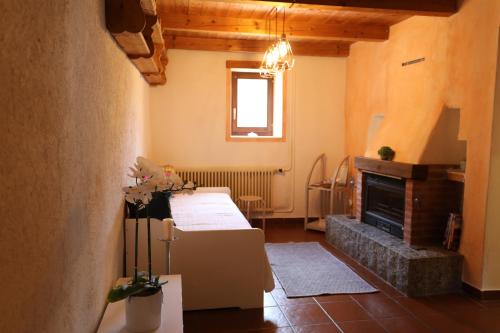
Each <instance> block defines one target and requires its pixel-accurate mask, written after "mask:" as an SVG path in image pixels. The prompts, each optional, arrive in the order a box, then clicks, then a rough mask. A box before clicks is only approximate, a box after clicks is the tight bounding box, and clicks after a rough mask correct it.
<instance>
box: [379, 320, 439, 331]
mask: <svg viewBox="0 0 500 333" xmlns="http://www.w3.org/2000/svg"><path fill="white" fill-rule="evenodd" d="M377 322H378V323H379V324H380V326H382V327H383V328H385V330H386V331H387V332H389V333H401V332H404V333H432V330H431V329H430V328H429V327H427V326H425V325H424V324H423V323H422V322H421V321H419V320H417V319H415V318H414V317H412V316H402V317H393V318H382V319H377Z"/></svg>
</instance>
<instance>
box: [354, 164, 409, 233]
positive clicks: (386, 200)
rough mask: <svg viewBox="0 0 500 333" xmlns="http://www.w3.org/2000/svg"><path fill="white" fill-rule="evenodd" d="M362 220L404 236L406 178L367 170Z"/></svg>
mask: <svg viewBox="0 0 500 333" xmlns="http://www.w3.org/2000/svg"><path fill="white" fill-rule="evenodd" d="M363 177H364V178H365V179H364V181H363V183H364V186H365V187H364V191H363V192H364V195H363V196H364V197H363V207H362V218H361V220H362V222H365V223H368V224H371V225H373V226H375V227H377V228H379V229H381V230H384V231H385V232H388V233H390V234H392V235H394V236H396V237H399V238H401V239H402V238H403V226H404V219H405V180H404V179H399V178H393V177H385V176H381V175H377V174H372V173H368V172H365V173H363Z"/></svg>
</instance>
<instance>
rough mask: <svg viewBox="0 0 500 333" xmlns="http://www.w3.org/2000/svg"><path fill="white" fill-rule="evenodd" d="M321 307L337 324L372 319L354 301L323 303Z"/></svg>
mask: <svg viewBox="0 0 500 333" xmlns="http://www.w3.org/2000/svg"><path fill="white" fill-rule="evenodd" d="M321 306H322V307H323V309H325V311H326V312H327V313H328V314H329V315H330V317H332V318H333V320H335V322H337V323H339V322H343V321H350V320H368V319H371V317H370V315H369V314H368V313H367V312H366V311H365V310H363V308H361V307H360V306H359V305H358V303H356V302H354V301H349V302H335V303H321Z"/></svg>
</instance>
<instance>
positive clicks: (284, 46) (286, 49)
mask: <svg viewBox="0 0 500 333" xmlns="http://www.w3.org/2000/svg"><path fill="white" fill-rule="evenodd" d="M276 49H277V50H278V53H279V58H278V61H277V63H276V66H277V68H278V70H279V71H285V70H290V69H292V68H293V66H294V65H295V59H294V58H293V52H292V46H291V45H290V42H289V41H288V39H287V38H286V35H285V34H282V35H281V38H280V39H279V41H278V43H277V44H276Z"/></svg>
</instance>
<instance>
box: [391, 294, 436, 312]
mask: <svg viewBox="0 0 500 333" xmlns="http://www.w3.org/2000/svg"><path fill="white" fill-rule="evenodd" d="M394 300H395V302H397V303H399V304H400V305H401V306H403V307H404V308H405V309H406V310H407V311H408V312H411V313H412V314H414V315H415V316H417V317H425V316H432V315H440V314H443V313H445V311H444V310H443V309H439V308H437V307H435V306H434V305H433V304H432V302H431V301H430V300H429V299H428V298H426V297H415V298H411V297H406V296H405V297H397V298H394Z"/></svg>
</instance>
